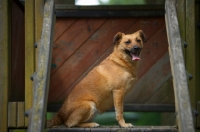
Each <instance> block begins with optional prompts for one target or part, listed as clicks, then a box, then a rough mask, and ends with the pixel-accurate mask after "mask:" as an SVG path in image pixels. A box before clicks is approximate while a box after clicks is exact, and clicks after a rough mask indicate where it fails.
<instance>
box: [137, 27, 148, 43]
mask: <svg viewBox="0 0 200 132" xmlns="http://www.w3.org/2000/svg"><path fill="white" fill-rule="evenodd" d="M138 32H139V34H140V37H141V38H142V40H143V42H146V41H147V39H146V35H145V34H144V32H143V31H142V30H139V31H138Z"/></svg>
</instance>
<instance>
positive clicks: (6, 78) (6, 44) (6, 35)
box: [0, 0, 11, 132]
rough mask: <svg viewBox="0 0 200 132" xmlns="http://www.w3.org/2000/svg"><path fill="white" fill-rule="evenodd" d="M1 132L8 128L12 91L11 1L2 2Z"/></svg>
mask: <svg viewBox="0 0 200 132" xmlns="http://www.w3.org/2000/svg"><path fill="white" fill-rule="evenodd" d="M0 61H1V62H0V117H1V119H0V132H6V131H7V127H8V99H9V89H10V80H11V78H10V10H9V1H8V0H0Z"/></svg>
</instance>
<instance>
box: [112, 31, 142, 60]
mask: <svg viewBox="0 0 200 132" xmlns="http://www.w3.org/2000/svg"><path fill="white" fill-rule="evenodd" d="M144 42H146V36H145V34H144V32H143V31H142V30H139V31H137V32H135V33H133V34H126V35H125V34H124V33H121V32H118V33H117V34H116V35H115V36H114V39H113V43H114V44H115V47H116V48H117V50H120V51H121V52H122V53H124V55H125V56H128V57H130V59H131V60H133V61H136V60H140V57H139V55H140V52H141V50H142V48H143V44H144Z"/></svg>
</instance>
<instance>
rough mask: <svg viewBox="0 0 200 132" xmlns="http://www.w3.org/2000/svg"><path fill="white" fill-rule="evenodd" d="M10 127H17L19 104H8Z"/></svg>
mask: <svg viewBox="0 0 200 132" xmlns="http://www.w3.org/2000/svg"><path fill="white" fill-rule="evenodd" d="M8 127H9V128H16V127H17V102H9V103H8Z"/></svg>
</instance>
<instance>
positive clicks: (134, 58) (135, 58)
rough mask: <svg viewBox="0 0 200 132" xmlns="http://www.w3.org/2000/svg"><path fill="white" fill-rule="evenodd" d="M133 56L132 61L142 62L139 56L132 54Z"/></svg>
mask: <svg viewBox="0 0 200 132" xmlns="http://www.w3.org/2000/svg"><path fill="white" fill-rule="evenodd" d="M131 56H132V60H136V61H137V60H140V58H139V56H137V55H134V54H131Z"/></svg>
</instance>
